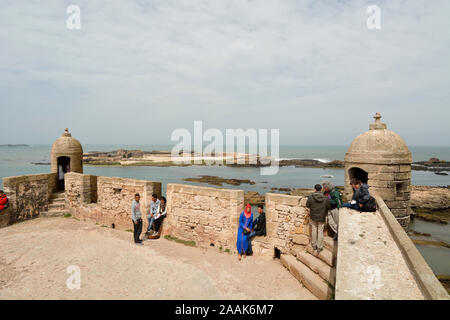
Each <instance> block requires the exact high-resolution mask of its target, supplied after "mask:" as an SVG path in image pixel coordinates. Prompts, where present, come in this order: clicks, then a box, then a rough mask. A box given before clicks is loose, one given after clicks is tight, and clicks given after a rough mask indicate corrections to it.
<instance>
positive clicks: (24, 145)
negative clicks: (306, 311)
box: [0, 144, 29, 148]
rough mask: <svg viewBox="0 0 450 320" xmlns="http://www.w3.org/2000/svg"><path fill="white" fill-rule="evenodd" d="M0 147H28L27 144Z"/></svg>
mask: <svg viewBox="0 0 450 320" xmlns="http://www.w3.org/2000/svg"><path fill="white" fill-rule="evenodd" d="M0 147H8V148H9V147H29V145H27V144H0Z"/></svg>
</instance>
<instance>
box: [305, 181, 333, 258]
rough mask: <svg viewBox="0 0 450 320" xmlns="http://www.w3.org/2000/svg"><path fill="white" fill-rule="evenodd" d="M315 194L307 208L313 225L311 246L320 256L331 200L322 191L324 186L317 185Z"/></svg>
mask: <svg viewBox="0 0 450 320" xmlns="http://www.w3.org/2000/svg"><path fill="white" fill-rule="evenodd" d="M314 189H315V192H314V193H313V194H311V195H310V196H309V197H308V200H307V201H306V207H307V208H308V209H309V219H310V224H311V246H312V248H313V250H314V251H315V252H314V254H319V253H320V251H322V250H323V228H324V226H325V217H326V216H327V213H328V211H329V210H330V209H331V205H330V199H328V198H327V197H326V196H324V194H323V193H322V192H321V191H322V186H321V185H320V184H316V185H315V186H314Z"/></svg>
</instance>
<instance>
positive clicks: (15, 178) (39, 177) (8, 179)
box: [3, 173, 56, 185]
mask: <svg viewBox="0 0 450 320" xmlns="http://www.w3.org/2000/svg"><path fill="white" fill-rule="evenodd" d="M52 175H56V173H38V174H28V175H23V176H13V177H4V178H3V185H6V184H11V183H17V182H22V181H37V180H47V179H48V178H49V177H51V176H52Z"/></svg>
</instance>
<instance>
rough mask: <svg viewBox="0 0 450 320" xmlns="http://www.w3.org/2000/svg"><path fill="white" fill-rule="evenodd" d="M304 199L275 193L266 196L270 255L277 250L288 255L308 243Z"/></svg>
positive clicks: (306, 212)
mask: <svg viewBox="0 0 450 320" xmlns="http://www.w3.org/2000/svg"><path fill="white" fill-rule="evenodd" d="M306 200H307V198H306V197H298V196H289V195H283V194H277V193H267V194H266V201H265V203H266V219H267V239H266V240H265V242H266V243H267V244H268V245H269V246H270V247H271V249H272V254H273V252H274V249H275V248H277V249H278V250H280V252H281V253H289V252H290V250H291V249H293V248H294V247H296V246H306V245H307V244H308V243H309V226H308V224H307V222H308V221H307V216H309V210H308V209H307V208H306Z"/></svg>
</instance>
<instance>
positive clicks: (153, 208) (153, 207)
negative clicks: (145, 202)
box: [147, 193, 160, 234]
mask: <svg viewBox="0 0 450 320" xmlns="http://www.w3.org/2000/svg"><path fill="white" fill-rule="evenodd" d="M159 206H160V201H159V199H158V195H157V194H156V193H154V194H152V202H151V203H150V209H149V212H148V218H147V219H148V228H147V234H150V231H151V229H152V225H153V221H154V220H155V216H156V215H157V213H158V212H159Z"/></svg>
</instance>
